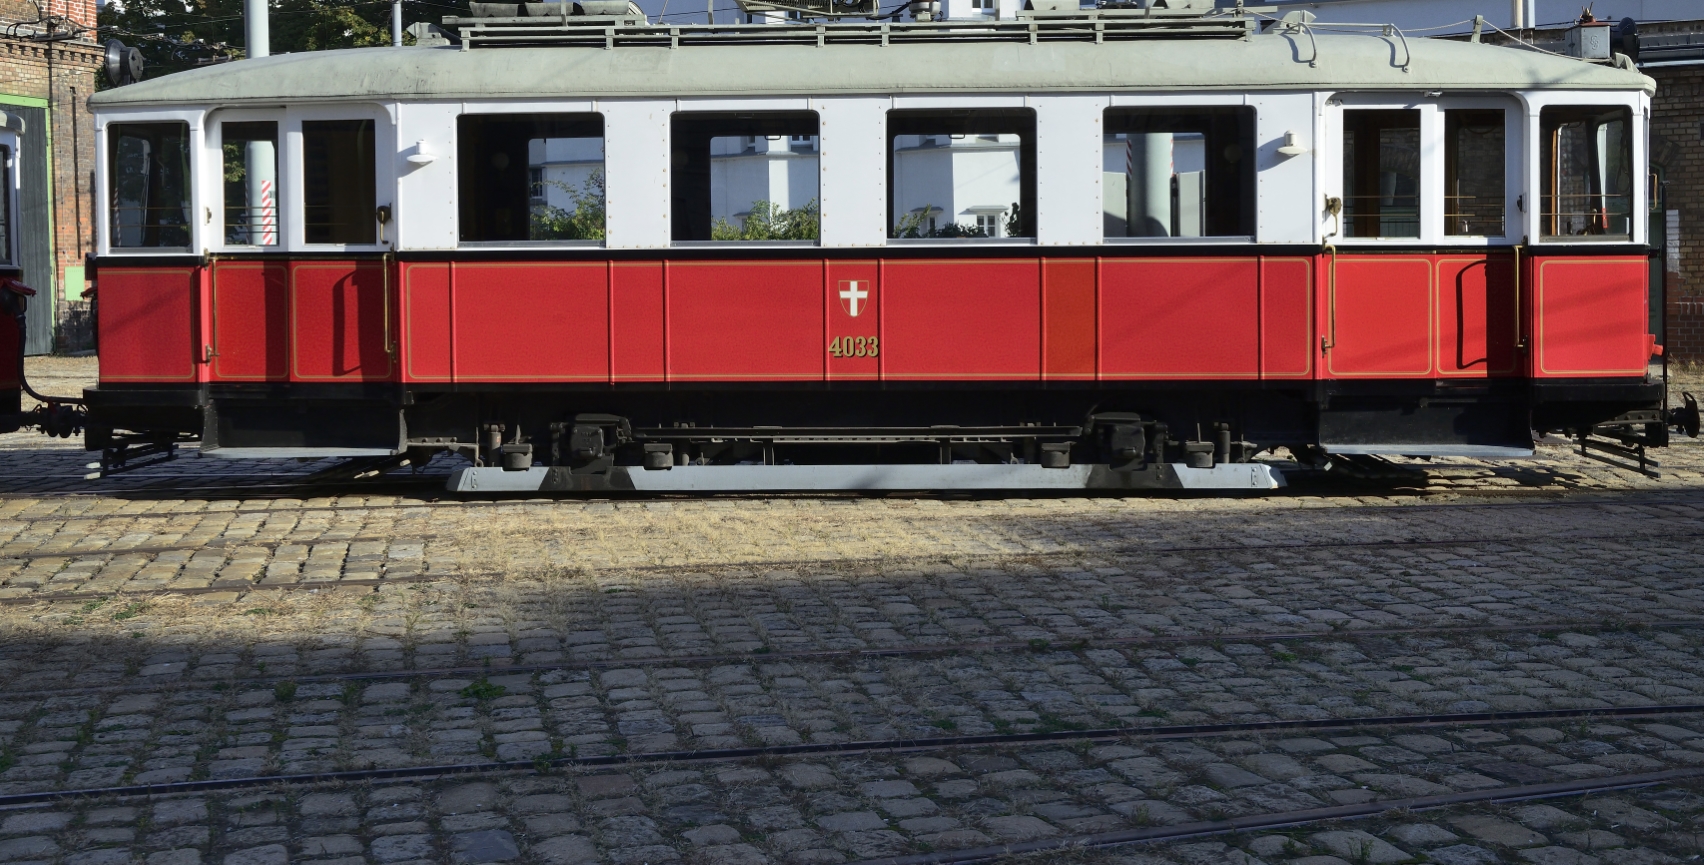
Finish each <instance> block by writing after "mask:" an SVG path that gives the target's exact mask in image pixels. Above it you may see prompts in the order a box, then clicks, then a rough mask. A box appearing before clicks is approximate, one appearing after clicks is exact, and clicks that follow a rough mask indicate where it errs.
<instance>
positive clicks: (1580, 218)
mask: <svg viewBox="0 0 1704 865" xmlns="http://www.w3.org/2000/svg"><path fill="white" fill-rule="evenodd" d="M1631 120H1632V116H1631V112H1629V111H1628V110H1627V109H1626V108H1546V109H1544V111H1543V112H1542V113H1541V114H1540V115H1539V125H1540V127H1541V129H1542V133H1541V142H1542V143H1541V145H1540V146H1541V147H1543V148H1544V157H1543V158H1544V173H1543V175H1542V176H1541V183H1542V184H1543V190H1542V193H1541V194H1542V197H1543V204H1542V206H1541V207H1540V211H1539V219H1540V221H1541V222H1542V223H1543V224H1542V226H1541V227H1540V229H1539V230H1540V231H1541V232H1543V233H1544V235H1545V236H1548V237H1590V238H1593V239H1597V240H1627V239H1629V238H1630V237H1631V236H1632V232H1633V224H1632V212H1633V148H1632V140H1631V139H1632V127H1631Z"/></svg>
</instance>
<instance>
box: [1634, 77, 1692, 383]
mask: <svg viewBox="0 0 1704 865" xmlns="http://www.w3.org/2000/svg"><path fill="white" fill-rule="evenodd" d="M1644 72H1645V74H1646V75H1649V76H1651V77H1652V78H1654V79H1656V81H1657V96H1656V99H1654V100H1653V101H1652V103H1651V159H1652V161H1653V162H1655V163H1658V164H1660V165H1661V166H1662V168H1663V176H1664V178H1665V179H1666V180H1667V182H1668V188H1667V206H1668V209H1669V210H1671V211H1676V212H1678V214H1679V217H1680V244H1679V255H1678V256H1675V255H1674V254H1673V253H1672V252H1671V253H1670V259H1669V262H1668V263H1667V264H1665V269H1667V270H1669V271H1670V272H1668V273H1666V274H1665V280H1664V282H1665V283H1666V284H1667V289H1668V298H1669V303H1668V342H1667V344H1666V346H1667V349H1668V355H1669V357H1671V358H1674V359H1677V360H1691V361H1697V360H1704V65H1700V66H1667V67H1656V68H1652V69H1646V70H1644Z"/></svg>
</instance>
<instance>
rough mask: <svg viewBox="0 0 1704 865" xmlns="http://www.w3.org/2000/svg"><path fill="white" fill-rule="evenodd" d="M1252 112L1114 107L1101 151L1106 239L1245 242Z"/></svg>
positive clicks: (1250, 199)
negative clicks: (1235, 239)
mask: <svg viewBox="0 0 1704 865" xmlns="http://www.w3.org/2000/svg"><path fill="white" fill-rule="evenodd" d="M1253 154H1254V109H1252V108H1243V107H1227V108H1114V109H1111V110H1109V111H1107V112H1106V125H1105V138H1104V140H1103V143H1102V148H1101V160H1102V165H1101V170H1102V175H1101V177H1102V181H1103V183H1102V187H1101V188H1102V190H1103V193H1102V194H1103V196H1104V198H1103V201H1104V202H1105V203H1104V206H1103V208H1102V210H1103V213H1102V219H1103V220H1104V223H1105V229H1106V236H1107V237H1252V236H1253V235H1254V158H1253Z"/></svg>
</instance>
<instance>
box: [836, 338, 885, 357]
mask: <svg viewBox="0 0 1704 865" xmlns="http://www.w3.org/2000/svg"><path fill="white" fill-rule="evenodd" d="M880 351H881V343H880V342H879V341H878V340H877V339H876V337H873V336H842V337H839V338H836V339H831V340H829V341H828V354H829V356H830V357H878V356H880V354H879V353H880Z"/></svg>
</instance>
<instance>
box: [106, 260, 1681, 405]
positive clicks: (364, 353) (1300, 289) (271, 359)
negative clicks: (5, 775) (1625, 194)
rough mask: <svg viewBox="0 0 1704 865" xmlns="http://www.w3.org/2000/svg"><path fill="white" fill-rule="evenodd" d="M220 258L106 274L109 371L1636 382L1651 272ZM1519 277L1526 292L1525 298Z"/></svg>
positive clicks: (1611, 265) (1103, 263)
mask: <svg viewBox="0 0 1704 865" xmlns="http://www.w3.org/2000/svg"><path fill="white" fill-rule="evenodd" d="M1512 262H1513V256H1512V254H1511V253H1509V252H1506V251H1503V252H1497V253H1492V254H1489V255H1487V254H1447V255H1434V254H1407V253H1401V254H1399V253H1362V254H1350V253H1344V252H1341V251H1339V252H1338V253H1337V254H1336V255H1334V256H1319V257H1315V256H1300V255H1285V256H1260V255H1245V256H1237V255H1232V256H1217V257H1212V256H1198V257H1179V256H1171V257H1142V256H1135V255H1119V256H1101V257H1090V256H1084V257H1075V258H1040V257H1036V258H1023V257H1019V258H944V257H943V258H932V259H885V260H884V259H880V258H874V257H872V258H868V259H795V260H782V261H773V260H765V261H741V260H718V261H666V262H665V261H573V262H566V261H565V262H536V261H529V262H520V261H488V260H481V261H471V262H447V261H437V262H405V263H402V264H400V265H397V266H396V270H395V272H394V273H391V274H388V275H387V274H386V272H385V270H384V266H383V264H382V263H381V262H380V261H379V260H377V259H367V260H360V261H353V260H351V261H319V260H316V261H296V262H287V261H279V260H262V259H252V260H237V259H221V260H219V261H217V262H216V263H215V264H214V265H212V266H209V267H206V268H202V267H195V266H157V267H156V266H141V265H137V266H123V267H119V266H110V267H103V268H102V269H101V270H100V271H99V276H100V329H101V330H100V334H101V360H102V363H101V378H102V380H103V381H106V382H114V383H119V382H124V383H129V382H158V383H162V384H164V383H186V382H196V381H202V380H207V381H213V382H233V383H234V382H283V381H295V382H357V383H358V382H382V381H397V380H401V381H407V382H419V383H422V384H429V383H437V384H452V383H454V384H469V385H474V384H485V383H505V384H507V383H585V382H607V383H625V382H668V381H678V382H710V381H727V382H807V381H824V380H830V381H882V380H886V381H1009V382H1026V381H1027V382H1039V381H1168V380H1196V381H1210V380H1307V379H1312V378H1315V377H1319V378H1343V379H1398V378H1413V379H1427V378H1446V379H1450V378H1454V379H1472V378H1486V377H1498V376H1521V375H1535V376H1538V377H1601V376H1637V375H1642V374H1643V372H1644V368H1645V362H1646V360H1647V359H1648V357H1649V352H1650V348H1651V337H1650V336H1649V335H1648V334H1647V332H1646V325H1645V302H1646V301H1645V298H1646V294H1645V292H1646V287H1645V282H1644V279H1645V271H1644V259H1643V258H1642V257H1638V256H1602V257H1582V256H1569V257H1561V256H1556V257H1542V258H1538V259H1535V260H1528V261H1526V262H1523V267H1522V273H1521V274H1520V275H1519V276H1520V279H1519V280H1517V279H1516V276H1517V274H1516V273H1515V269H1514V267H1513V266H1512ZM1523 285H1524V286H1526V287H1525V288H1524V289H1523V288H1522V286H1523Z"/></svg>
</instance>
